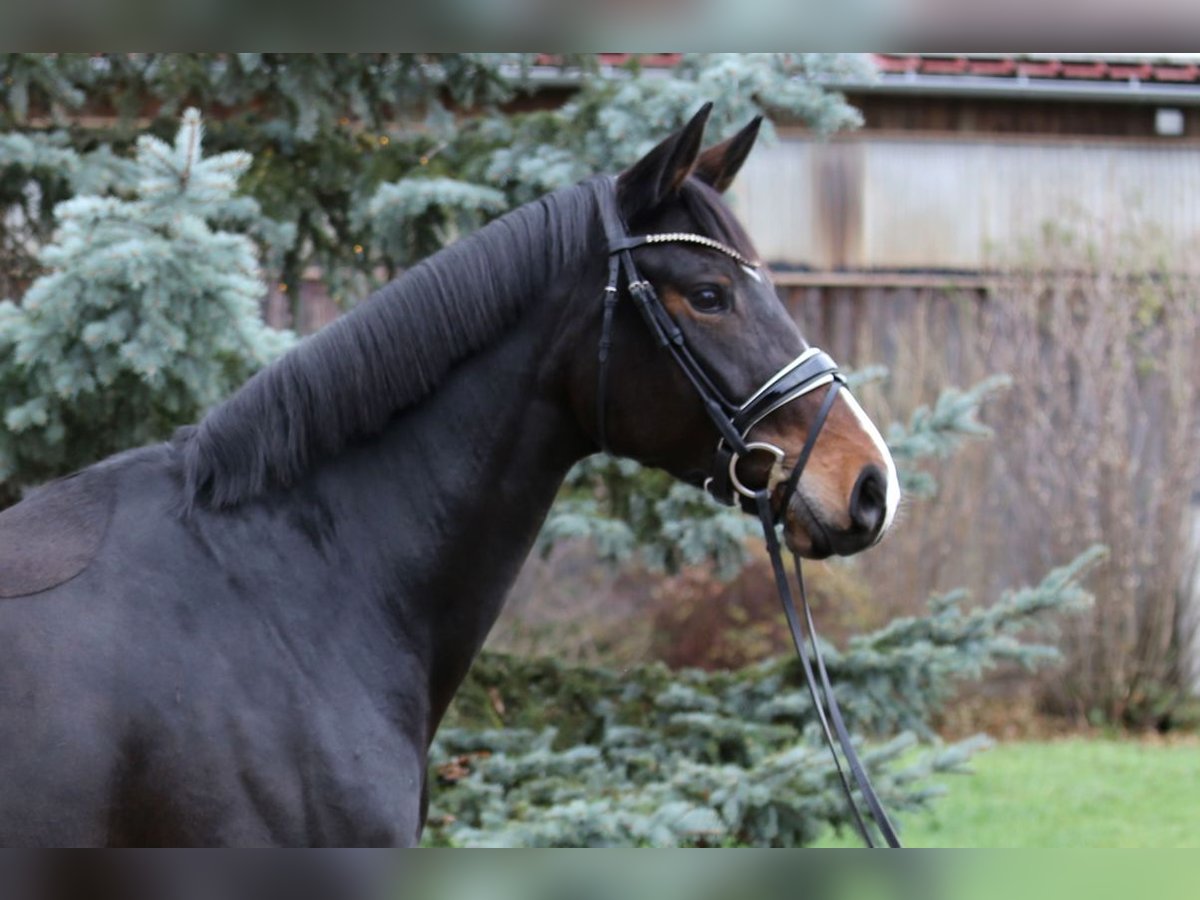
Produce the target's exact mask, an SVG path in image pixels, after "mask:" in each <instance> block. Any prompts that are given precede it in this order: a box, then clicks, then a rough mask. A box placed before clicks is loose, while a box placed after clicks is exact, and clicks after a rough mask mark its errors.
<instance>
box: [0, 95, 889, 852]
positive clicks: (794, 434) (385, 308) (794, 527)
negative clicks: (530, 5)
mask: <svg viewBox="0 0 1200 900" xmlns="http://www.w3.org/2000/svg"><path fill="white" fill-rule="evenodd" d="M710 108H711V107H709V106H706V107H705V108H704V109H702V110H701V111H700V112H699V113H697V114H696V115H695V116H694V117H693V118H692V119H691V121H690V122H689V123H688V124H687V125H685V126H684V127H682V128H681V129H679V130H678V131H676V132H675V133H673V134H671V135H670V136H668V137H667V138H666V139H664V140H663V141H662V142H661V143H660V144H658V145H657V146H656V147H655V148H654V149H652V150H651V151H650V152H648V153H647V154H646V155H645V156H643V157H642V158H641V159H640V160H639V161H637V162H636V163H635V164H634V165H632V166H631V167H629V168H628V169H626V170H624V171H623V172H622V173H620V174H619V175H618V176H616V177H613V176H597V177H596V178H593V179H588V180H587V181H585V182H582V183H580V184H578V185H575V186H573V187H568V188H564V189H561V190H558V191H556V192H553V193H550V194H548V195H547V196H544V197H542V198H541V199H539V200H536V201H534V202H532V203H529V204H527V205H524V206H521V207H519V208H517V209H515V210H513V211H511V212H509V213H508V214H506V215H504V216H502V217H500V218H498V219H496V220H494V221H493V222H491V223H489V224H487V225H485V226H484V227H482V228H481V229H479V230H478V231H476V232H474V233H472V234H470V235H467V236H466V237H463V238H462V239H460V240H459V241H457V242H455V243H453V244H451V245H450V246H448V247H447V248H445V249H443V250H442V251H440V252H438V253H437V254H435V255H433V256H431V257H429V258H428V259H426V260H424V261H422V262H421V263H419V264H417V265H415V266H414V267H412V268H411V269H409V270H408V271H407V272H405V273H403V274H402V275H400V276H399V277H398V278H397V279H396V280H394V281H392V282H391V283H389V284H388V285H386V286H384V287H383V288H381V289H380V290H378V291H376V292H375V293H374V294H373V295H371V296H370V297H369V298H368V299H366V300H365V301H364V302H362V303H361V304H359V305H358V306H357V307H356V308H355V309H354V310H352V311H351V312H349V313H347V314H346V315H345V316H343V317H341V318H340V319H338V320H337V321H335V322H334V323H332V324H330V325H329V326H327V327H326V328H324V329H322V330H321V331H319V332H317V333H316V334H314V335H312V336H310V337H308V338H307V339H305V340H304V341H303V342H302V343H301V344H299V345H298V346H297V347H296V348H294V349H293V350H291V351H290V352H289V353H287V354H285V355H284V356H282V357H281V358H280V359H278V360H277V361H275V362H274V363H273V364H271V365H269V366H267V367H265V368H264V369H262V370H261V371H259V372H258V373H257V374H256V375H254V376H253V377H252V378H250V379H249V380H248V381H247V382H246V383H245V384H244V385H243V386H242V387H241V388H240V389H238V390H237V391H236V392H235V393H234V394H233V395H232V396H230V397H229V398H228V399H226V400H225V401H224V402H222V403H220V404H218V405H216V406H215V407H213V408H212V409H211V410H209V411H208V412H207V413H206V415H204V416H203V417H202V419H201V420H200V421H199V422H198V423H197V424H195V425H191V426H185V427H183V428H181V429H179V430H178V431H176V432H175V434H174V435H173V436H172V437H171V438H170V439H169V440H167V441H165V442H163V443H159V444H156V445H151V446H146V447H142V448H139V449H135V450H131V451H128V452H124V453H120V454H118V455H115V456H113V457H110V458H108V459H106V460H104V461H102V462H99V463H97V464H95V465H92V466H91V467H89V468H86V469H84V470H82V471H80V472H78V473H76V474H74V475H72V476H69V477H67V478H64V479H61V480H58V481H56V482H52V483H50V484H48V485H46V486H44V487H42V488H39V489H37V490H36V491H34V492H32V493H31V494H30V495H29V496H27V497H26V498H25V499H24V500H23V501H22V502H20V503H18V504H17V505H15V506H13V507H11V508H9V509H8V510H6V511H5V512H4V513H2V514H0V598H4V599H0V784H3V785H4V788H3V790H2V791H0V843H3V844H5V845H55V846H63V845H66V846H164V845H171V846H262V845H283V846H336V845H354V846H408V845H413V844H416V843H418V842H419V840H420V835H421V832H422V828H423V825H424V820H425V815H426V809H427V803H428V790H429V785H428V783H427V780H426V758H427V752H428V748H429V745H430V741H431V739H432V737H433V735H434V733H435V731H436V729H437V727H438V724H439V722H440V721H441V719H442V716H443V714H444V713H445V711H446V708H447V706H448V704H449V703H450V701H451V699H452V698H453V696H454V694H455V691H456V690H457V688H458V686H459V685H460V683H461V682H462V680H463V678H464V677H465V675H466V673H467V671H468V668H469V667H470V665H471V662H472V660H473V658H474V657H475V656H476V654H477V652H478V651H479V649H480V647H481V645H482V644H483V642H484V639H485V637H486V636H487V634H488V631H489V629H490V628H491V627H492V625H493V623H494V622H495V620H496V618H497V616H498V614H499V612H500V610H501V607H502V605H503V603H504V599H505V595H506V593H507V591H508V589H509V588H510V586H511V585H512V583H513V581H514V578H515V576H516V574H517V572H518V569H519V567H520V566H521V564H522V562H523V560H524V559H525V557H526V556H527V554H528V553H529V551H530V549H531V547H532V545H533V542H534V539H535V537H536V535H537V533H538V531H539V528H540V526H541V524H542V522H543V521H544V518H545V516H546V515H547V513H548V511H549V509H550V506H551V504H552V503H553V501H554V499H555V495H556V492H557V490H558V488H559V487H560V485H561V483H562V481H563V480H564V478H565V476H566V473H567V472H568V470H569V469H570V468H571V467H572V466H573V465H574V464H575V463H576V462H577V461H579V460H581V459H583V458H584V457H586V456H588V455H590V454H593V453H595V452H597V451H598V450H599V449H600V448H601V446H602V445H603V446H604V447H606V448H607V449H608V450H609V452H611V453H614V454H617V455H621V456H625V457H630V458H632V459H635V460H637V461H639V462H640V463H642V464H643V465H646V466H652V467H656V468H659V469H662V470H665V471H666V472H668V473H670V474H671V475H673V476H675V477H676V478H679V479H681V480H683V481H685V482H689V483H691V484H694V485H696V486H698V487H699V486H702V485H704V484H705V483H706V482H707V481H708V480H709V478H710V477H711V473H710V471H709V467H710V462H711V457H712V448H713V445H714V443H715V442H718V441H719V440H721V439H722V438H721V434H720V433H719V429H718V428H716V427H715V426H714V419H713V418H712V416H711V415H710V413H711V409H710V408H708V406H706V402H705V401H704V398H703V397H702V396H701V395H700V394H699V393H698V392H697V389H696V385H695V384H694V383H693V381H692V380H691V379H690V377H689V373H688V372H685V371H683V370H681V368H680V367H679V366H678V365H676V364H675V362H674V360H673V358H672V356H671V354H668V353H664V352H663V349H662V346H661V343H662V342H661V341H660V340H659V339H658V337H657V336H656V334H655V333H654V330H653V329H649V328H647V327H646V321H644V320H643V319H644V316H645V310H644V309H639V308H638V307H637V305H636V304H635V303H633V302H631V301H630V300H629V298H628V291H627V290H618V289H616V288H614V289H613V291H605V290H604V286H605V283H606V282H605V277H606V266H608V265H609V263H608V261H609V260H610V259H612V258H613V256H612V250H611V248H610V246H609V244H608V242H607V240H606V233H605V227H604V225H605V223H604V222H603V221H602V216H601V213H602V210H601V208H600V207H601V205H602V203H601V200H600V199H599V198H602V197H604V196H611V198H612V204H613V206H614V208H615V209H616V210H617V211H619V216H620V218H621V219H622V220H623V223H624V225H625V227H626V228H628V231H629V234H630V235H633V236H634V237H635V240H634V241H633V242H630V243H628V245H627V247H626V252H628V253H629V254H631V256H632V257H636V260H637V266H638V271H640V272H641V273H643V274H642V278H644V279H645V282H644V283H643V284H642V285H641V286H643V287H652V288H653V289H654V291H655V292H656V293H657V295H658V297H660V298H661V303H662V306H663V308H664V309H665V310H666V313H664V315H665V316H666V318H668V319H669V320H671V321H670V323H669V324H670V325H671V326H672V327H673V328H674V329H675V330H676V331H677V332H678V334H679V335H680V338H679V340H682V339H683V338H686V341H687V346H688V348H689V349H690V352H691V354H692V355H693V356H694V357H695V359H696V361H697V365H698V366H699V367H700V368H701V369H702V370H703V372H704V373H705V376H704V377H705V378H706V379H707V380H708V382H709V383H710V384H711V385H714V386H715V387H716V388H717V389H719V390H720V391H721V392H723V393H724V394H725V395H727V396H732V397H751V396H752V395H753V394H754V393H755V388H756V387H757V386H759V385H762V384H763V383H764V381H767V380H768V379H769V378H770V376H771V374H772V373H778V372H780V371H786V370H788V366H789V361H790V360H794V359H796V358H797V357H798V355H799V356H805V358H807V356H806V353H811V352H815V351H809V350H808V345H807V343H806V342H805V340H804V338H803V337H802V335H801V333H800V330H799V329H798V327H797V324H796V323H795V321H794V320H793V318H792V317H791V316H790V315H789V313H788V311H787V310H786V308H785V307H784V305H783V304H782V303H781V301H780V300H779V298H778V296H777V295H776V293H775V290H774V288H773V287H772V285H771V283H770V279H769V277H767V275H766V273H765V271H763V270H760V269H758V268H756V267H754V266H752V265H749V264H747V262H748V261H753V260H754V258H755V254H754V249H753V246H752V244H751V242H750V239H749V237H748V236H747V235H746V233H745V231H744V229H743V227H742V226H741V225H740V223H739V222H738V221H737V220H736V218H735V217H734V215H733V214H732V212H731V211H730V209H729V208H728V206H726V205H725V203H724V201H723V199H722V196H721V195H722V193H723V192H725V191H726V190H727V189H728V188H729V186H730V184H731V183H732V181H733V179H734V177H735V176H736V174H737V172H738V170H739V169H740V168H741V166H742V164H743V162H744V161H745V159H746V157H747V155H748V154H749V152H750V150H751V148H752V146H753V144H754V142H755V139H756V137H757V135H758V132H759V125H760V121H761V120H760V119H755V120H754V121H753V122H751V123H750V124H749V125H747V126H746V127H745V128H744V129H743V130H742V131H740V132H739V133H738V134H736V135H734V136H733V137H732V138H729V139H728V140H726V141H723V142H721V143H717V144H715V145H714V146H711V147H708V148H707V149H702V148H703V145H704V141H703V135H704V130H705V125H706V122H707V118H708V115H709V110H710ZM597 178H599V179H602V180H601V181H598V180H597ZM606 191H607V192H608V194H606V193H605V192H606ZM639 235H641V236H647V235H656V236H658V237H660V238H661V237H662V236H663V235H665V236H666V237H668V238H670V237H671V236H674V237H676V238H679V240H675V241H671V240H663V241H661V242H656V241H651V240H650V239H649V238H647V239H646V240H644V241H642V242H641V243H638V242H637V241H636V238H637V236H639ZM635 246H636V249H629V248H631V247H635ZM613 271H615V268H614V269H613ZM627 287H628V286H627ZM634 287H638V285H634ZM608 294H611V295H612V301H613V302H611V303H607V302H606V303H604V304H602V303H601V302H600V298H601V297H602V296H606V295H608ZM660 324H662V323H660ZM602 332H603V338H604V341H603V342H602V343H604V347H603V349H602V350H601V352H600V353H599V355H598V354H597V350H596V347H597V336H598V335H600V334H601V333H602ZM599 357H604V358H605V361H604V363H603V364H601V362H600V361H599ZM598 373H603V374H604V378H602V379H601V378H598ZM836 388H837V385H835V384H830V385H829V387H828V388H825V389H824V391H822V390H815V391H810V392H808V393H806V394H805V395H804V396H801V397H799V398H798V399H795V402H788V403H784V404H783V405H781V406H779V408H777V409H773V410H772V411H771V412H770V413H769V414H768V415H765V416H764V417H762V418H761V419H760V420H759V421H758V422H757V423H756V424H754V425H753V426H752V427H751V428H750V430H749V431H748V432H747V434H746V435H745V437H746V439H747V440H751V439H752V440H753V441H754V442H756V444H755V445H761V444H766V443H768V442H769V443H770V444H771V445H773V446H776V447H778V448H780V449H779V451H778V452H779V455H780V459H778V460H776V463H777V464H778V463H783V462H784V461H785V460H793V461H794V460H795V459H796V457H797V454H798V453H799V452H800V451H801V448H802V446H803V445H804V444H805V441H806V438H807V437H808V433H809V427H810V425H811V424H812V421H813V418H814V416H815V415H816V410H817V407H818V405H820V404H821V403H822V401H823V395H824V398H825V399H827V400H828V401H829V402H827V403H825V405H824V408H823V409H822V413H821V414H822V415H823V416H827V418H826V419H825V421H824V427H823V428H822V429H821V433H820V439H819V440H818V441H817V442H816V445H815V447H809V448H805V451H804V452H805V453H806V454H807V453H808V451H809V450H811V451H812V454H811V459H810V460H809V462H808V465H807V468H805V469H804V472H803V477H801V478H800V479H799V481H798V483H797V484H795V485H793V487H794V490H792V491H790V492H788V491H784V490H783V485H781V484H779V483H778V479H775V480H773V481H769V479H770V478H771V472H770V471H769V470H772V468H773V467H772V463H771V459H770V455H769V454H754V455H751V456H747V457H745V458H743V459H741V460H740V461H739V460H736V458H735V462H734V463H733V465H731V467H730V468H731V471H736V481H737V483H738V484H740V485H748V486H751V487H753V488H755V489H759V490H766V488H765V487H764V485H767V484H769V485H770V487H771V488H772V491H773V493H772V494H771V496H772V497H773V498H774V502H776V503H777V505H782V506H783V507H785V508H779V509H777V510H776V512H777V514H778V516H779V519H780V520H781V522H782V526H783V532H784V539H785V540H786V542H787V543H788V545H789V546H790V547H791V548H792V549H793V550H794V551H796V552H798V553H800V554H801V555H804V556H807V557H824V556H829V555H831V554H835V553H836V554H842V555H847V554H851V553H856V552H859V551H861V550H863V549H865V548H867V547H869V546H871V545H872V544H874V543H876V542H877V541H878V540H879V538H880V537H881V535H882V534H883V532H885V531H886V530H887V528H888V526H889V525H890V523H891V520H892V517H893V515H894V513H895V508H896V504H897V502H898V499H899V488H898V487H897V482H896V472H895V466H894V463H893V461H892V458H891V455H890V454H889V452H888V449H887V446H886V444H885V443H884V442H883V440H882V438H881V437H880V435H879V432H878V430H877V429H876V428H875V426H874V425H873V424H872V423H871V422H870V420H869V419H868V418H867V417H866V415H865V414H864V413H863V411H862V409H861V408H860V407H858V405H857V404H856V403H855V401H854V399H853V397H851V396H850V395H849V393H848V392H845V391H840V392H837V396H836V397H834V396H833V394H834V392H835V391H836ZM597 412H599V414H598V415H597ZM735 467H736V470H735ZM774 468H778V465H776V466H775V467H774ZM785 493H786V495H787V496H786V502H785V503H783V502H781V500H780V498H782V497H783V496H784V494H785Z"/></svg>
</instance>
